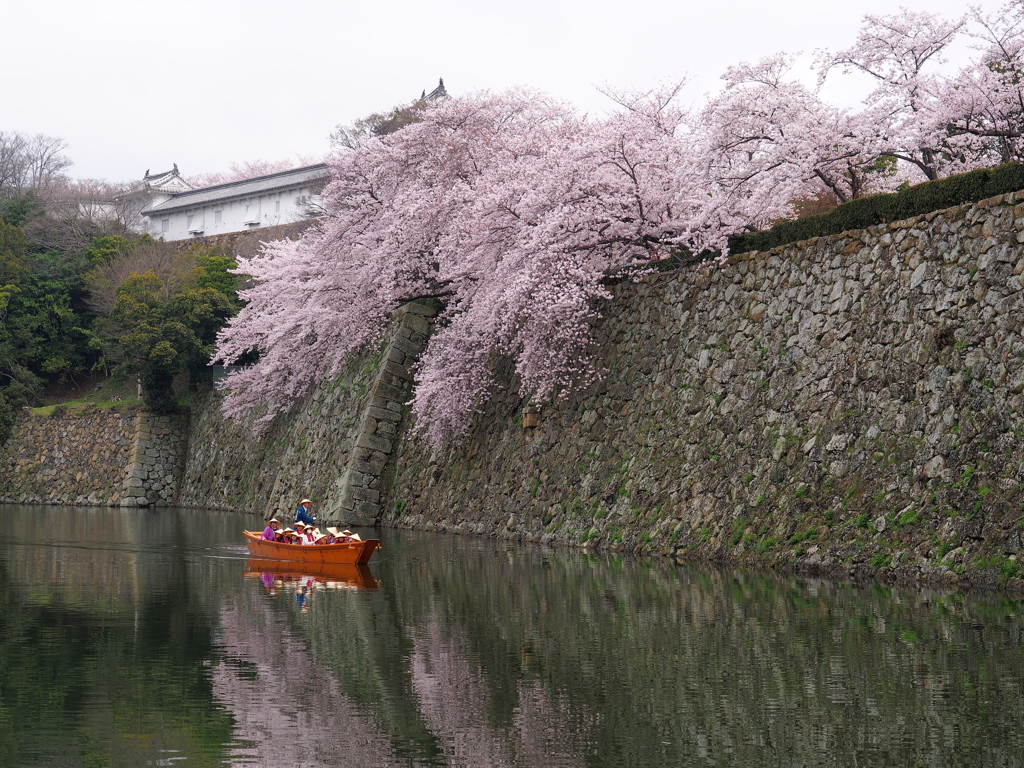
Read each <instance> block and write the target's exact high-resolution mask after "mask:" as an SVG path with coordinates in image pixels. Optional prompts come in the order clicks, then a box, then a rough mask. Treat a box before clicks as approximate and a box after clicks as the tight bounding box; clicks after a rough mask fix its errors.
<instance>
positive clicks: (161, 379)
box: [111, 270, 235, 413]
mask: <svg viewBox="0 0 1024 768" xmlns="http://www.w3.org/2000/svg"><path fill="white" fill-rule="evenodd" d="M166 293H167V291H166V286H165V284H164V283H163V281H161V280H160V278H159V277H157V276H156V274H154V273H153V271H152V270H151V271H149V272H147V273H146V274H143V275H139V274H134V275H132V276H131V277H129V278H128V279H127V280H125V282H124V284H123V285H121V287H120V288H118V290H117V304H116V305H115V306H114V311H113V312H112V313H111V317H112V318H113V319H114V320H115V321H116V322H117V323H119V324H120V325H121V326H122V327H123V328H125V329H126V332H125V333H124V335H123V336H122V337H121V339H120V345H121V349H122V351H123V353H124V356H125V363H124V367H125V369H126V370H128V371H131V372H133V373H136V374H138V375H139V377H140V379H141V381H142V389H143V393H144V397H145V401H146V406H147V407H148V408H149V409H150V410H152V411H154V412H155V413H169V412H171V411H173V410H174V409H175V408H176V406H177V399H176V397H175V394H174V385H173V384H174V377H175V376H176V375H177V374H179V373H181V372H182V371H185V370H192V371H199V370H205V368H206V365H207V363H208V362H209V359H210V353H211V352H212V349H213V343H214V341H215V338H216V335H217V331H218V330H219V329H220V328H221V327H222V326H223V325H224V323H225V322H226V321H227V319H228V318H229V317H231V315H233V314H234V312H235V306H234V305H233V303H232V302H231V300H230V299H229V298H228V296H227V295H225V294H224V293H221V292H220V291H217V290H215V289H213V288H197V287H188V288H185V289H184V290H180V291H178V292H177V293H174V294H173V295H171V296H170V297H166Z"/></svg>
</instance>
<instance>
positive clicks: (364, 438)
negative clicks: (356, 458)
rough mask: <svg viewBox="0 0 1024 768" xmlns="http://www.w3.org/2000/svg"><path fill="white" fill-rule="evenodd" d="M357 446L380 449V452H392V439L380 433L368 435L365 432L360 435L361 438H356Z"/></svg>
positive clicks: (373, 449) (374, 449)
mask: <svg viewBox="0 0 1024 768" xmlns="http://www.w3.org/2000/svg"><path fill="white" fill-rule="evenodd" d="M356 446H357V447H359V448H368V449H370V450H372V451H379V452H380V453H384V454H390V453H391V440H390V439H388V438H386V437H381V436H380V435H368V434H366V433H365V432H364V433H363V434H361V435H359V439H358V440H356Z"/></svg>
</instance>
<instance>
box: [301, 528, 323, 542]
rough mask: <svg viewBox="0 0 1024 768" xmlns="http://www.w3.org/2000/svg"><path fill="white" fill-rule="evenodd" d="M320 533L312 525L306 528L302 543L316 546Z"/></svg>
mask: <svg viewBox="0 0 1024 768" xmlns="http://www.w3.org/2000/svg"><path fill="white" fill-rule="evenodd" d="M318 533H320V531H318V530H317V529H316V528H314V527H313V526H311V525H307V526H306V530H305V532H304V534H303V539H302V543H303V544H316V536H317V534H318Z"/></svg>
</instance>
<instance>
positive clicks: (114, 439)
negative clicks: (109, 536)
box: [0, 407, 188, 507]
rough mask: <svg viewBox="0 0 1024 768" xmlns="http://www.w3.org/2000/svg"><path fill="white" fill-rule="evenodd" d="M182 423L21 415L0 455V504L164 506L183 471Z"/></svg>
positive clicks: (116, 413) (56, 413)
mask: <svg viewBox="0 0 1024 768" xmlns="http://www.w3.org/2000/svg"><path fill="white" fill-rule="evenodd" d="M187 436H188V420H187V419H186V418H184V417H182V416H154V415H152V414H148V413H144V412H142V411H139V410H136V409H126V410H119V409H105V408H104V409H85V410H81V411H65V410H64V409H63V408H60V407H57V408H54V409H53V412H52V413H47V414H34V413H31V412H28V411H26V412H25V413H24V416H23V418H22V419H21V421H20V422H19V423H18V425H17V427H16V429H15V430H14V432H13V434H12V436H11V438H10V439H9V440H8V441H7V443H6V444H4V446H3V447H2V448H0V467H2V471H0V500H3V501H12V502H21V503H38V504H83V505H115V504H116V505H119V506H122V507H148V506H166V505H168V504H171V503H174V502H175V501H176V499H177V495H178V483H179V481H180V479H181V473H182V469H183V468H184V458H185V456H184V449H185V445H186V440H187Z"/></svg>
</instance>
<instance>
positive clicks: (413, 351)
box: [392, 337, 423, 360]
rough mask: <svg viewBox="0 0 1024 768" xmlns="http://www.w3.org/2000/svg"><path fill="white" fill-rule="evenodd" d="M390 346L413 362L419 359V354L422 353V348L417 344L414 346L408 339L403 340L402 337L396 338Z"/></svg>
mask: <svg viewBox="0 0 1024 768" xmlns="http://www.w3.org/2000/svg"><path fill="white" fill-rule="evenodd" d="M392 344H393V345H394V346H396V347H398V348H399V349H400V350H402V351H403V352H404V353H405V354H407V355H408V356H409V357H411V358H413V359H414V360H415V359H419V356H420V353H421V352H422V351H423V348H422V347H420V345H419V344H416V343H414V342H412V341H410V340H409V339H403V338H402V337H398V338H396V339H395V340H394V342H392Z"/></svg>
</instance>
